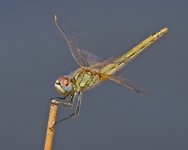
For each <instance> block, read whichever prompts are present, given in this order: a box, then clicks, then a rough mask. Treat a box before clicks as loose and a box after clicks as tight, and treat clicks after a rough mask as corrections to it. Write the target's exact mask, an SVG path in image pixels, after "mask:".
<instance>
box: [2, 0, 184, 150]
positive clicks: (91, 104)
mask: <svg viewBox="0 0 188 150" xmlns="http://www.w3.org/2000/svg"><path fill="white" fill-rule="evenodd" d="M187 6H188V2H187V1H186V0H176V1H175V0H171V1H164V0H158V1H154V0H142V1H135V0H127V1H123V0H116V1H115V0H102V1H101V0H95V1H94V0H93V1H91V0H59V1H57V0H54V1H50V0H41V1H38V0H25V1H21V0H20V1H19V0H15V1H9V0H7V1H3V0H2V1H1V2H0V22H1V23H0V52H1V54H0V68H1V73H0V76H1V77H0V83H1V89H0V101H1V105H0V118H1V123H0V133H1V134H0V149H1V150H9V149H15V150H34V149H36V150H37V149H43V145H44V138H45V132H46V125H47V118H48V111H49V103H50V98H51V97H54V96H59V95H58V93H57V92H56V91H55V89H54V81H55V80H56V78H57V77H58V76H60V75H63V74H69V73H70V72H71V71H74V70H75V69H76V68H77V67H78V65H77V64H76V62H75V61H74V59H73V57H72V56H71V53H70V51H69V49H68V47H67V45H66V43H65V41H64V40H63V38H62V36H61V35H60V33H59V32H58V30H57V28H56V27H55V25H54V23H53V15H54V14H55V13H57V14H58V15H59V16H60V17H59V20H60V22H61V24H64V25H65V26H67V27H68V28H69V29H70V30H68V28H67V30H66V31H72V32H74V33H75V35H77V38H78V40H79V43H80V45H82V46H83V47H84V48H85V49H87V51H89V52H92V53H95V54H96V55H98V56H100V57H101V58H103V59H105V58H108V57H111V56H117V55H120V54H122V53H123V52H125V51H127V50H128V49H130V48H132V47H133V46H134V45H136V44H137V43H138V42H140V41H141V40H143V39H144V38H146V37H147V36H149V35H150V34H152V33H154V32H156V31H159V30H160V29H161V28H163V27H168V28H169V32H168V33H167V34H166V35H165V36H164V37H162V38H161V39H160V40H159V41H157V42H156V43H154V44H153V45H152V46H151V47H149V48H148V49H147V50H146V51H145V52H144V53H142V54H141V55H140V56H138V57H137V58H136V59H135V60H134V61H132V62H131V63H129V65H127V66H126V68H125V69H124V71H123V73H124V74H125V76H126V77H127V78H128V79H130V80H132V81H134V82H135V83H136V84H137V85H138V87H140V88H141V89H142V90H144V91H145V92H147V93H148V94H149V96H148V97H145V96H142V95H139V94H137V93H134V92H132V91H129V90H127V89H125V88H123V87H122V86H120V85H117V84H116V83H113V82H111V81H106V82H104V83H103V84H101V85H99V86H97V87H96V88H94V89H92V90H90V91H88V92H86V93H84V96H83V105H82V108H81V114H80V116H79V118H76V119H72V120H69V121H67V122H64V123H62V124H60V125H58V126H57V127H56V130H55V138H54V145H53V146H54V147H53V148H54V150H57V149H65V150H74V149H79V150H81V149H82V150H87V149H90V150H96V149H97V150H105V149H108V150H114V149H127V150H137V149H139V150H159V149H160V150H177V149H181V150H187V149H188V143H187V138H188V117H187V114H188V109H187V108H188V99H187V86H188V80H187V77H188V69H187V65H188V58H187V55H188V48H187V47H188V40H187V34H188V32H187V27H188V16H187V15H188V9H187ZM72 111H73V110H65V109H59V112H58V118H59V119H60V118H62V117H63V116H66V115H68V114H69V113H71V112H72Z"/></svg>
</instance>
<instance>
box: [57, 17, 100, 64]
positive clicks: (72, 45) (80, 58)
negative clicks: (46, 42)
mask: <svg viewBox="0 0 188 150" xmlns="http://www.w3.org/2000/svg"><path fill="white" fill-rule="evenodd" d="M54 22H55V25H56V26H57V28H58V30H59V31H60V33H61V35H62V36H63V38H64V39H65V41H66V42H67V44H68V46H69V49H70V51H71V54H72V56H73V58H74V59H75V60H76V62H77V63H78V65H79V66H80V67H88V66H90V65H93V64H94V63H97V60H98V57H97V56H95V55H93V54H90V53H89V52H86V51H84V50H81V49H80V48H79V45H78V42H77V40H76V39H74V38H73V37H68V36H66V34H65V32H64V30H63V28H62V27H61V26H60V25H59V24H58V18H57V16H56V15H55V16H54Z"/></svg>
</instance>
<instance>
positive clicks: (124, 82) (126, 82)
mask: <svg viewBox="0 0 188 150" xmlns="http://www.w3.org/2000/svg"><path fill="white" fill-rule="evenodd" d="M108 79H109V80H112V81H114V82H116V83H118V84H121V85H122V86H124V87H126V88H128V89H130V90H133V91H135V92H137V93H140V94H142V95H145V96H147V94H146V93H145V92H143V91H142V90H140V89H139V88H138V87H136V85H135V84H134V83H133V82H132V81H130V80H128V79H126V78H124V77H120V76H115V75H112V76H110V77H109V78H108Z"/></svg>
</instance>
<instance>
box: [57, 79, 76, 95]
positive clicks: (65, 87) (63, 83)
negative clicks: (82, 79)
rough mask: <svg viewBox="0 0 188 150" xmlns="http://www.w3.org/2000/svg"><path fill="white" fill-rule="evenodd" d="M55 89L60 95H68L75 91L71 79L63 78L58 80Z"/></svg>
mask: <svg viewBox="0 0 188 150" xmlns="http://www.w3.org/2000/svg"><path fill="white" fill-rule="evenodd" d="M55 88H56V90H57V91H58V92H59V93H61V94H66V93H70V92H71V91H72V90H73V84H72V82H71V80H70V78H69V77H67V76H61V77H59V78H58V79H57V80H56V82H55Z"/></svg>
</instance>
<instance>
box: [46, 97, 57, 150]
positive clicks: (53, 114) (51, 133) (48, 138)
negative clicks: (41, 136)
mask: <svg viewBox="0 0 188 150" xmlns="http://www.w3.org/2000/svg"><path fill="white" fill-rule="evenodd" d="M56 114H57V105H56V104H55V100H52V101H51V106H50V113H49V118H48V126H47V131H46V140H45V145H44V150H51V149H52V143H53V137H54V127H53V125H54V124H55V120H56Z"/></svg>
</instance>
